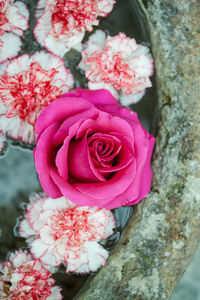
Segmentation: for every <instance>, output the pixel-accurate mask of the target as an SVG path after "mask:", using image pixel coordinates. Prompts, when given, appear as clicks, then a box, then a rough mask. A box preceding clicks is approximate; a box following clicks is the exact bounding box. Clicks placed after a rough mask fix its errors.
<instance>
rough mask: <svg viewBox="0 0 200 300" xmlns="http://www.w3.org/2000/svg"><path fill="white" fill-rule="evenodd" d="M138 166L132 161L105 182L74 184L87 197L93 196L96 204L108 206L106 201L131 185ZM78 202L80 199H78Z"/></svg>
mask: <svg viewBox="0 0 200 300" xmlns="http://www.w3.org/2000/svg"><path fill="white" fill-rule="evenodd" d="M135 171H136V166H135V162H132V163H130V164H129V166H127V167H126V168H125V169H123V170H121V171H118V172H116V173H115V174H114V175H113V177H112V178H111V179H110V180H108V181H107V182H104V183H93V184H89V183H75V184H73V186H74V187H75V188H76V189H77V190H78V191H80V192H81V193H83V195H84V196H85V198H86V199H87V198H88V197H90V198H93V199H94V201H93V203H94V205H96V206H99V207H104V208H107V207H106V202H107V201H108V199H109V198H110V195H112V198H114V197H116V196H117V195H120V194H122V193H123V192H124V191H125V190H126V189H127V188H128V186H129V185H130V183H131V182H132V180H133V178H134V177H135V175H136V174H135ZM77 202H78V201H77Z"/></svg>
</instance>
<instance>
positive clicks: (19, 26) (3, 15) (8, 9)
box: [0, 0, 29, 63]
mask: <svg viewBox="0 0 200 300" xmlns="http://www.w3.org/2000/svg"><path fill="white" fill-rule="evenodd" d="M28 18H29V12H28V10H27V8H26V6H25V4H24V3H22V2H20V1H16V2H14V3H13V2H12V0H0V63H2V62H4V61H6V60H7V59H8V58H12V57H14V56H16V55H17V53H18V52H19V50H20V48H21V44H22V43H21V40H20V36H22V35H23V31H24V30H26V29H27V28H28Z"/></svg>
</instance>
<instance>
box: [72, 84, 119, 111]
mask: <svg viewBox="0 0 200 300" xmlns="http://www.w3.org/2000/svg"><path fill="white" fill-rule="evenodd" d="M76 96H77V97H82V98H84V99H87V100H88V101H90V102H91V103H93V104H94V105H97V106H98V105H100V106H104V105H116V107H119V103H118V102H117V100H116V99H115V98H114V97H113V95H112V94H111V93H110V92H109V91H107V90H104V89H100V90H96V91H95V90H86V89H81V88H77V89H76Z"/></svg>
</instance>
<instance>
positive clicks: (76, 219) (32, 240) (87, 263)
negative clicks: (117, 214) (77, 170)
mask: <svg viewBox="0 0 200 300" xmlns="http://www.w3.org/2000/svg"><path fill="white" fill-rule="evenodd" d="M114 227H115V220H114V217H113V214H112V213H111V211H109V210H106V209H101V208H97V207H86V206H84V207H79V206H76V205H75V204H73V203H72V202H71V201H69V200H67V199H66V198H64V197H61V198H58V199H56V200H55V199H51V198H48V196H46V195H45V194H34V195H33V196H32V197H31V198H30V204H29V205H28V206H27V212H26V215H25V219H24V220H23V221H21V223H20V225H19V234H20V236H22V237H24V238H26V239H27V242H28V244H29V246H30V251H31V253H32V254H33V256H34V257H35V258H38V259H40V261H41V262H42V263H43V264H44V265H45V266H46V267H49V268H51V267H56V266H58V265H60V264H61V263H63V264H64V265H65V266H66V272H75V273H88V272H90V271H96V270H97V269H98V268H99V267H100V266H102V265H104V264H105V263H106V259H107V257H108V252H107V251H106V250H105V249H104V248H103V247H102V246H101V245H100V244H98V242H99V241H100V240H103V239H107V238H108V237H109V236H110V235H112V234H113V228H114ZM51 270H53V269H51Z"/></svg>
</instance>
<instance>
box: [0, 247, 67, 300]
mask: <svg viewBox="0 0 200 300" xmlns="http://www.w3.org/2000/svg"><path fill="white" fill-rule="evenodd" d="M54 284H55V280H54V279H52V278H51V272H50V271H48V270H47V269H45V268H44V267H43V266H42V265H41V263H40V262H39V260H37V259H34V258H33V257H32V256H31V255H30V254H28V252H27V251H22V250H20V251H16V252H15V253H11V254H10V256H9V258H8V260H7V261H6V262H4V263H3V264H1V265H0V299H11V300H25V299H26V300H39V299H42V300H55V299H56V300H59V299H62V295H61V293H60V288H59V287H57V286H55V285H54ZM1 297H2V298H1Z"/></svg>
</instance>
